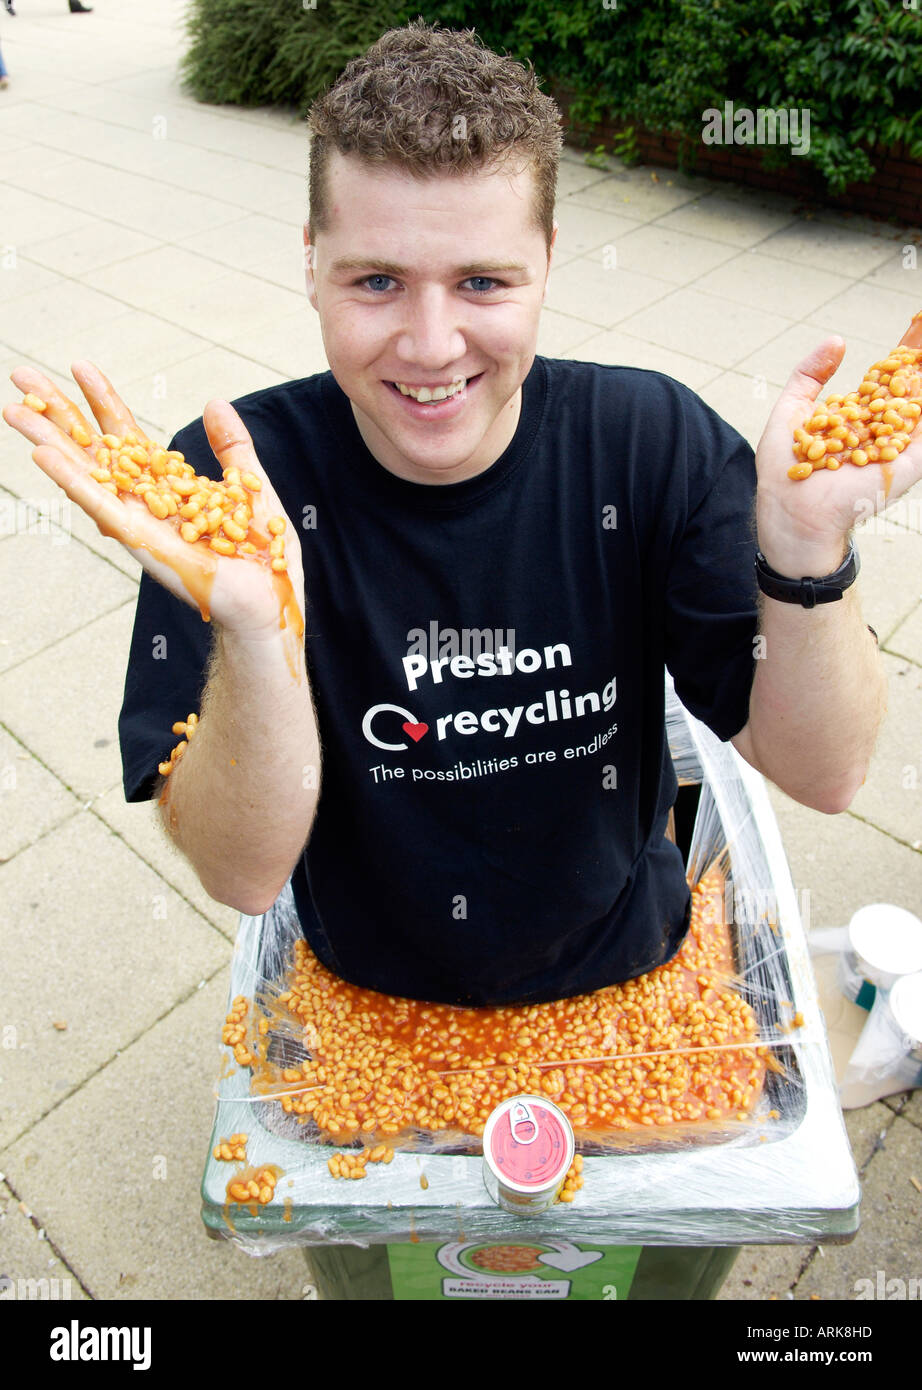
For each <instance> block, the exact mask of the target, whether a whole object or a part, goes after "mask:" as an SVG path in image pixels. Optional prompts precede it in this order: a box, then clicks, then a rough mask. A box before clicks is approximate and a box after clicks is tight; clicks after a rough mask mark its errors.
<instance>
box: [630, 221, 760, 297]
mask: <svg viewBox="0 0 922 1390" xmlns="http://www.w3.org/2000/svg"><path fill="white" fill-rule="evenodd" d="M614 253H615V256H616V258H617V265H618V266H619V268H621V269H623V270H633V271H636V272H638V273H639V274H642V275H650V276H652V277H653V278H654V279H656V280H668V281H669V282H670V284H673V285H687V284H690V283H691V281H693V280H697V279H698V278H699V277H700V276H701V275H704V274H705V273H706V272H707V271H709V270H713V269H714V267H715V266H718V265H721V264H722V263H723V262H724V261H728V260H730V259H731V258H732V257H734V256H735V254H736V253H735V251H734V249H733V247H732V246H727V245H726V244H725V243H722V242H719V241H712V240H711V239H710V238H709V237H700V236H690V235H689V234H688V233H687V232H677V231H675V230H670V229H668V228H666V227H663V226H662V225H660V224H659V223H656V222H654V223H652V224H651V225H649V226H643V227H638V228H636V229H635V230H633V231H629V232H626V233H622V234H621V235H619V236H618V237H617V238H616V239H615V243H614Z"/></svg>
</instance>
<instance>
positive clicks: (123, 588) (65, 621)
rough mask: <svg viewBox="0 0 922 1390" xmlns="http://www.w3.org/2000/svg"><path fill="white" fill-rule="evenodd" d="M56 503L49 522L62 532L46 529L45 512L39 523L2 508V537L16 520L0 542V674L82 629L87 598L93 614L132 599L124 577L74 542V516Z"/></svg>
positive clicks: (67, 505)
mask: <svg viewBox="0 0 922 1390" xmlns="http://www.w3.org/2000/svg"><path fill="white" fill-rule="evenodd" d="M34 466H35V465H34V464H33V467H34ZM0 496H5V497H7V498H9V494H0ZM54 500H55V501H56V502H57V503H59V505H58V506H55V507H53V508H52V509H51V511H52V516H53V518H54V519H55V520H58V521H60V522H61V523H65V524H64V526H63V528H62V525H51V524H50V520H49V518H48V512H45V513H44V517H42V516H40V515H39V514H38V513H36V512H35V511H33V510H32V509H31V508H27V507H25V506H21V505H20V506H17V505H16V504H15V503H13V502H12V499H10V501H9V502H8V503H7V505H6V506H4V505H3V503H2V502H0V532H2V531H4V530H5V529H6V526H5V524H4V523H5V521H6V519H7V517H8V516H9V515H13V516H14V517H15V518H16V523H17V531H18V532H19V534H17V535H15V536H13V537H8V538H7V539H5V540H4V541H2V542H0V589H2V591H3V594H4V602H3V610H2V614H0V639H2V642H3V645H0V671H7V670H9V669H10V668H11V667H14V666H18V665H20V664H21V663H22V662H24V661H28V660H29V658H30V657H33V656H35V655H36V654H37V653H38V652H41V651H44V649H45V648H46V647H49V646H51V645H52V644H54V643H56V642H59V641H60V639H61V638H62V637H66V636H67V635H68V634H69V633H73V632H77V631H78V630H79V629H80V628H82V627H83V625H84V623H85V622H86V619H87V595H88V594H92V596H93V599H92V602H93V611H94V613H97V614H102V613H108V612H111V611H113V610H115V609H117V608H119V607H120V606H121V605H122V604H123V603H125V602H126V601H127V600H128V599H130V598H131V597H132V595H133V594H134V585H133V584H132V582H131V580H130V579H129V578H128V577H127V576H126V575H123V574H122V573H121V572H120V571H119V570H117V569H116V568H115V567H114V566H113V565H109V564H107V563H106V562H105V561H104V560H102V559H100V558H99V557H98V556H97V555H94V554H93V552H92V551H91V550H88V549H87V548H86V546H84V545H80V544H79V543H77V542H75V541H74V540H73V539H72V537H71V536H70V534H69V531H68V529H67V525H66V524H67V523H69V519H70V513H71V512H72V511H73V510H74V508H73V506H72V504H71V502H70V500H69V499H68V498H67V497H65V496H64V494H63V493H60V494H59V496H58V498H57V499H54ZM65 512H66V513H67V515H66V516H65V515H64V514H65ZM20 526H24V527H28V528H30V529H31V530H32V532H33V533H32V534H29V531H28V530H21V529H20ZM43 533H44V534H43ZM39 595H40V599H39V601H38V602H36V598H37V596H39Z"/></svg>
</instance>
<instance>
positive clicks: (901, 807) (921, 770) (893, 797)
mask: <svg viewBox="0 0 922 1390" xmlns="http://www.w3.org/2000/svg"><path fill="white" fill-rule="evenodd" d="M883 665H884V670H885V672H886V674H887V689H888V695H887V714H886V716H885V718H884V722H883V725H882V727H881V731H880V735H879V737H878V740H877V746H876V748H875V750H874V756H873V757H872V759H871V765H870V768H869V769H868V775H867V780H866V781H865V784H864V786H863V787H862V788H861V789H860V790H859V792H858V794H857V796H856V797H855V799H854V801H853V802H852V804H851V806H850V807H849V810H850V811H851V812H852V814H853V815H855V816H859V817H860V818H861V819H862V820H864V821H868V822H869V823H870V824H872V825H875V826H877V827H878V829H880V830H885V831H887V833H888V834H890V835H893V836H894V837H896V838H897V839H901V840H903V841H905V842H906V843H908V844H915V843H916V842H917V841H918V842H920V843H922V725H920V723H919V719H918V714H917V711H918V709H919V701H920V700H922V667H920V666H916V665H914V664H913V663H912V662H909V661H904V660H903V659H902V658H900V657H896V656H890V655H889V654H888V653H886V652H885V653H884V655H883Z"/></svg>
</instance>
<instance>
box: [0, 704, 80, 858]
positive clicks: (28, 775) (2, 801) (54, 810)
mask: <svg viewBox="0 0 922 1390" xmlns="http://www.w3.org/2000/svg"><path fill="white" fill-rule="evenodd" d="M80 807H81V803H80V802H79V801H78V800H77V798H76V797H75V796H74V795H73V793H72V792H70V791H68V789H67V788H66V787H65V786H64V784H63V783H62V782H60V781H59V780H58V778H57V777H55V776H54V775H53V773H51V772H49V771H48V769H47V768H46V767H43V766H42V764H41V763H40V762H39V760H38V758H36V757H35V755H34V754H33V753H30V752H29V751H28V749H26V748H25V747H24V746H23V744H21V743H20V742H19V740H18V739H15V738H13V737H12V735H11V734H9V733H7V731H6V730H5V729H3V728H0V864H3V863H5V862H6V861H7V860H8V859H12V858H13V856H14V855H16V854H18V853H19V851H20V850H22V849H25V848H26V846H27V845H31V844H32V842H33V841H34V840H38V839H40V838H41V836H42V835H44V834H45V833H46V832H47V831H49V830H50V829H51V828H52V827H53V826H55V825H59V824H60V823H61V822H62V821H64V820H67V819H68V817H69V816H72V815H74V813H75V812H77V811H79V810H80Z"/></svg>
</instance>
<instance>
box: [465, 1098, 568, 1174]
mask: <svg viewBox="0 0 922 1390" xmlns="http://www.w3.org/2000/svg"><path fill="white" fill-rule="evenodd" d="M484 1146H485V1152H486V1153H487V1155H488V1158H489V1161H490V1166H491V1167H492V1169H493V1171H494V1172H495V1173H496V1175H497V1176H498V1177H499V1178H501V1179H502V1181H503V1182H506V1183H509V1184H510V1185H511V1186H515V1187H517V1188H522V1189H525V1190H531V1189H538V1188H544V1187H548V1186H549V1185H551V1184H553V1183H554V1182H555V1181H557V1179H558V1178H562V1177H563V1175H564V1174H565V1173H566V1171H567V1169H568V1168H569V1167H570V1164H571V1163H572V1162H573V1150H574V1143H573V1131H572V1129H571V1128H570V1122H569V1120H568V1119H567V1117H566V1115H564V1113H563V1112H562V1111H561V1110H558V1108H557V1106H556V1105H553V1104H552V1103H551V1102H550V1101H544V1100H541V1099H540V1098H539V1097H537V1096H514V1097H513V1098H512V1099H511V1100H507V1101H503V1103H502V1104H501V1105H499V1106H497V1108H496V1109H495V1110H494V1111H493V1113H492V1114H491V1115H490V1118H489V1119H488V1121H487V1124H486V1127H485V1129H484Z"/></svg>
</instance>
